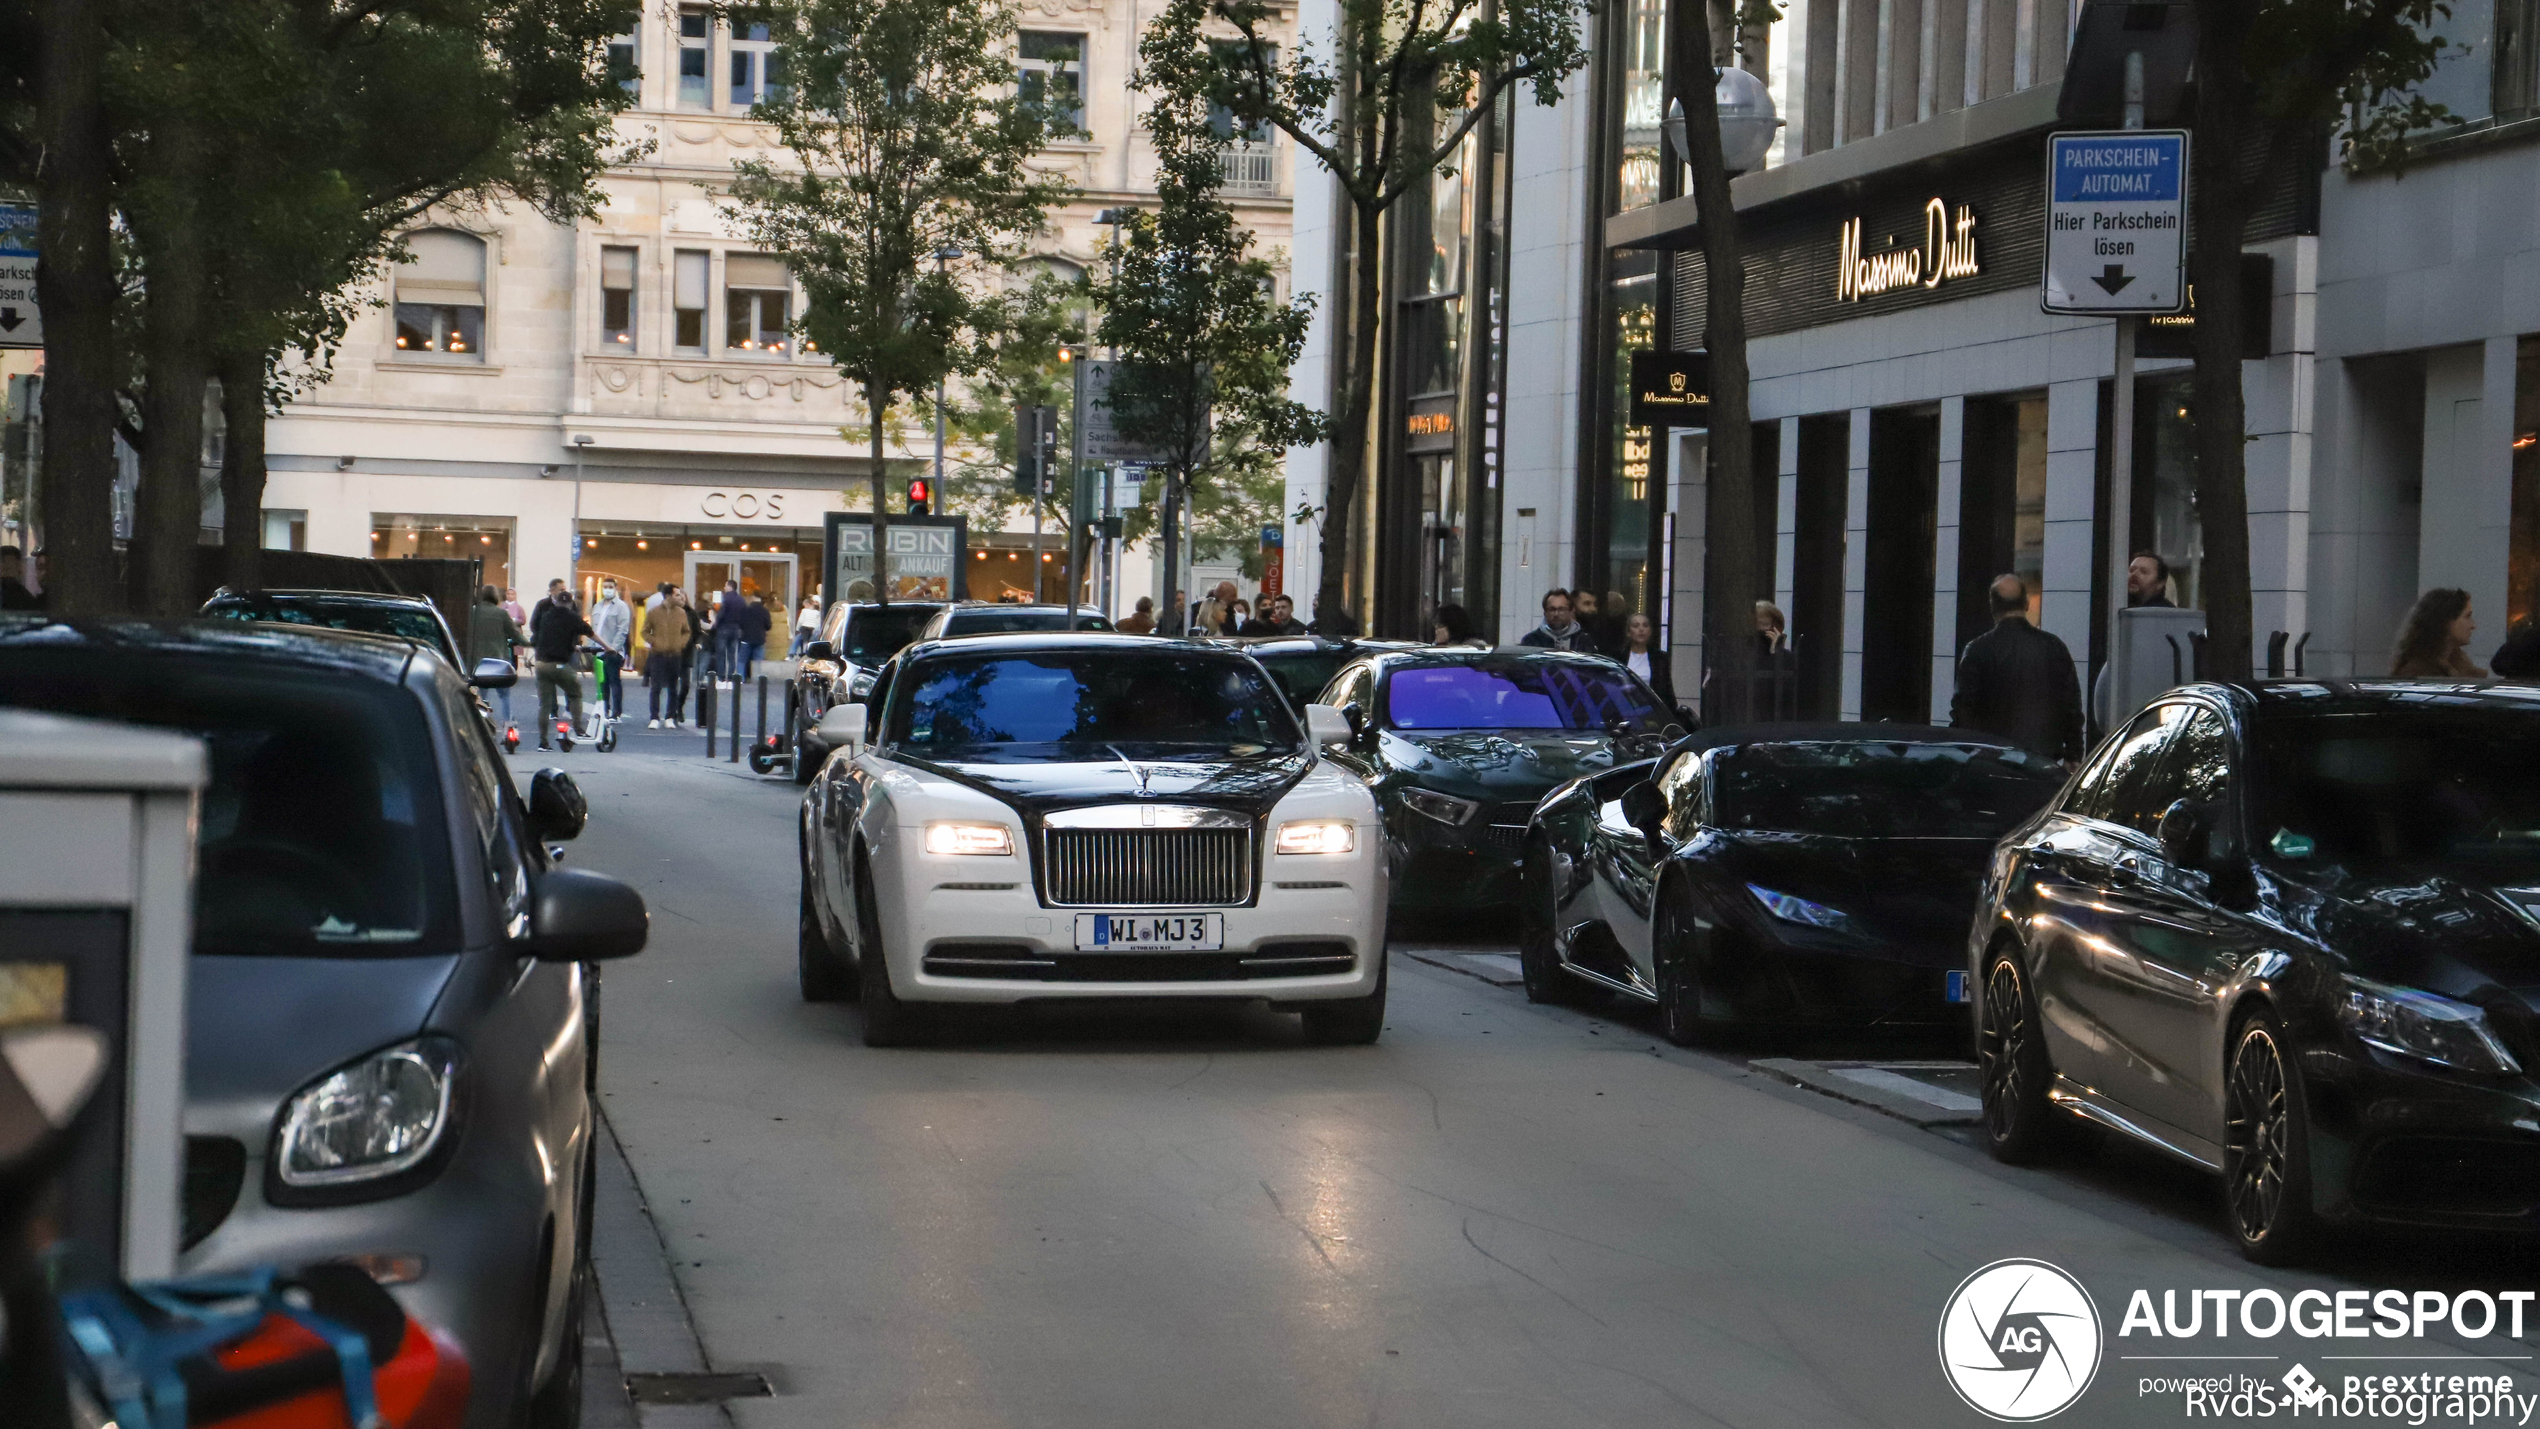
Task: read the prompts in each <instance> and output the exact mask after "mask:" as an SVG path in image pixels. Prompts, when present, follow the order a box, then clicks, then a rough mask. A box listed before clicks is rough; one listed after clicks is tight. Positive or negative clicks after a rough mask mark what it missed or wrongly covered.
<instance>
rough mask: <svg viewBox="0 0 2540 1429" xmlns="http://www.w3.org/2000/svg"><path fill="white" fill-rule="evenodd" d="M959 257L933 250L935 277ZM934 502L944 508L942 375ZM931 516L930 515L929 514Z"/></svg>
mask: <svg viewBox="0 0 2540 1429" xmlns="http://www.w3.org/2000/svg"><path fill="white" fill-rule="evenodd" d="M960 256H961V250H960V249H958V248H955V247H954V246H952V245H951V244H949V243H947V244H945V245H944V246H943V247H941V248H938V249H936V250H935V276H936V277H938V278H940V277H942V276H943V275H944V265H945V264H947V263H950V262H952V261H953V260H955V259H957V258H959V257H960ZM927 495H928V496H930V497H932V498H933V500H934V507H933V510H935V511H940V510H942V509H943V506H944V375H943V374H942V373H940V372H939V373H937V374H936V375H935V485H934V487H933V489H932V490H930V491H929V492H928V493H927ZM930 514H931V513H930Z"/></svg>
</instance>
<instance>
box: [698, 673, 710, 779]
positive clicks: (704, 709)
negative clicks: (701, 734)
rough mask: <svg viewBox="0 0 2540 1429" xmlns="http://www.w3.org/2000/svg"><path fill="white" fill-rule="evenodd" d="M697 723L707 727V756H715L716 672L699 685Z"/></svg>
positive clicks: (708, 675)
mask: <svg viewBox="0 0 2540 1429" xmlns="http://www.w3.org/2000/svg"><path fill="white" fill-rule="evenodd" d="M697 723H699V724H701V725H704V726H705V727H706V758H708V759H712V758H713V757H714V672H713V671H711V670H709V671H707V672H706V677H705V679H704V680H702V681H700V682H699V683H698V685H697Z"/></svg>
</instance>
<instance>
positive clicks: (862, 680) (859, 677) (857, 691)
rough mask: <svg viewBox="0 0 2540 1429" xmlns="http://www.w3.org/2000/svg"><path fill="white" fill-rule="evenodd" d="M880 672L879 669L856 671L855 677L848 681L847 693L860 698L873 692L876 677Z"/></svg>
mask: <svg viewBox="0 0 2540 1429" xmlns="http://www.w3.org/2000/svg"><path fill="white" fill-rule="evenodd" d="M879 673H880V672H879V671H877V670H858V671H856V672H855V676H854V678H852V679H850V680H848V681H847V693H848V694H850V695H853V696H854V697H855V698H857V699H859V700H860V699H863V698H864V697H865V696H866V695H869V694H872V693H873V681H874V677H875V676H876V675H877V674H879Z"/></svg>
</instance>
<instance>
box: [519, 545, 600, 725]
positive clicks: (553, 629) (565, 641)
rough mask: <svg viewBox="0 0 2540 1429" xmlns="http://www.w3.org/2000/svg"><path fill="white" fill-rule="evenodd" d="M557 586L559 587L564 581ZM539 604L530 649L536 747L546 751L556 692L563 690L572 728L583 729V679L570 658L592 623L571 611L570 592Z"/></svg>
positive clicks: (562, 592) (587, 633)
mask: <svg viewBox="0 0 2540 1429" xmlns="http://www.w3.org/2000/svg"><path fill="white" fill-rule="evenodd" d="M556 584H557V585H559V586H561V585H563V584H564V582H562V581H558V582H557V583H556ZM539 605H540V606H542V607H543V608H542V609H541V610H540V611H539V612H538V620H537V623H538V628H537V630H536V631H534V632H532V634H531V635H530V646H531V650H532V652H533V653H534V654H536V655H537V657H538V747H539V748H540V749H546V748H548V747H549V745H548V743H547V737H548V736H549V735H550V734H552V733H554V732H555V728H556V692H557V691H558V690H562V691H564V695H565V704H566V706H567V707H568V708H569V709H570V710H571V712H572V717H573V727H574V728H576V729H580V728H581V727H582V676H581V674H580V673H579V672H578V671H576V670H575V669H574V668H573V657H574V655H575V654H576V652H578V651H580V650H581V648H582V642H583V640H584V638H586V637H587V636H589V635H590V634H591V623H590V622H589V621H587V620H584V619H583V618H582V613H581V612H580V611H578V610H575V609H574V608H573V593H572V592H571V591H566V590H558V591H557V592H556V593H555V594H554V595H552V596H550V597H548V598H547V599H546V600H543V601H540V602H539Z"/></svg>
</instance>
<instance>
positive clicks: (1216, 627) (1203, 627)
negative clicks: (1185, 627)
mask: <svg viewBox="0 0 2540 1429" xmlns="http://www.w3.org/2000/svg"><path fill="white" fill-rule="evenodd" d="M1225 633H1226V608H1225V607H1224V606H1222V605H1220V604H1218V603H1217V597H1216V596H1215V595H1213V594H1212V595H1209V596H1206V597H1204V598H1202V599H1201V601H1200V603H1199V604H1197V605H1195V606H1192V607H1191V634H1192V635H1193V636H1194V637H1197V636H1205V635H1223V634H1225Z"/></svg>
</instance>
